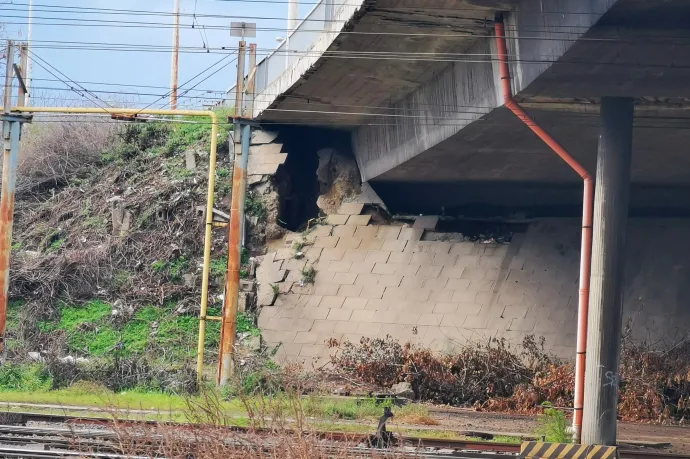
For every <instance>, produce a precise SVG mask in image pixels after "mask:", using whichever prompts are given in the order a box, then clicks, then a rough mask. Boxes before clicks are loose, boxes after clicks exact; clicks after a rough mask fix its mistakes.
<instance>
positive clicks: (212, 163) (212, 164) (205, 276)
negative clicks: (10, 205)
mask: <svg viewBox="0 0 690 459" xmlns="http://www.w3.org/2000/svg"><path fill="white" fill-rule="evenodd" d="M12 111H13V112H30V113H81V114H91V113H95V114H99V113H108V114H111V115H112V114H123V115H139V114H141V115H181V116H196V117H207V118H211V155H210V158H209V164H208V193H207V197H206V230H205V233H204V266H203V272H202V282H201V305H200V313H199V342H198V348H197V368H196V369H197V378H198V380H199V382H201V380H202V376H203V370H204V341H205V339H206V311H207V308H208V289H209V288H208V286H209V273H210V267H211V235H212V231H213V203H214V202H213V201H214V190H215V187H216V158H217V153H218V115H216V114H215V113H214V112H212V111H207V110H156V109H144V110H142V109H137V108H113V107H107V108H106V107H104V108H80V107H69V108H68V107H13V108H12ZM8 271H9V268H8Z"/></svg>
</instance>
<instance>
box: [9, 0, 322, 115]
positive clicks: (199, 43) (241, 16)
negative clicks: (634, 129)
mask: <svg viewBox="0 0 690 459" xmlns="http://www.w3.org/2000/svg"><path fill="white" fill-rule="evenodd" d="M280 1H284V0H280ZM306 1H307V2H308V3H307V4H302V5H300V18H303V17H305V16H306V15H307V14H308V12H309V11H310V10H311V8H313V3H314V2H315V0H306ZM28 2H29V0H12V1H11V2H10V1H9V0H5V2H4V3H2V2H0V3H2V4H1V5H0V20H1V21H3V22H4V23H5V24H6V25H5V29H6V30H5V35H6V37H7V38H10V39H16V40H26V38H27V29H28V27H27V22H28V21H27V17H28ZM55 7H63V8H64V7H90V8H111V9H117V10H137V11H147V12H148V11H155V12H165V13H172V11H173V7H174V0H145V1H142V0H118V1H112V0H34V8H35V12H34V26H33V40H34V48H33V52H34V53H35V54H36V56H37V57H36V60H35V62H36V63H35V64H34V66H33V75H32V76H33V78H34V81H33V86H34V91H33V93H34V95H35V96H44V97H45V96H53V95H60V96H61V97H64V98H65V99H66V100H67V99H79V98H80V97H81V96H79V95H78V94H75V93H74V92H71V91H58V90H55V89H43V88H66V85H64V84H62V83H60V82H57V81H42V79H55V78H54V76H52V75H50V74H49V73H48V72H47V71H46V70H45V69H43V68H41V66H40V65H38V62H39V58H41V59H43V60H45V61H46V62H47V63H49V64H50V65H52V66H54V67H55V68H56V69H58V70H59V71H61V72H62V73H64V74H65V75H67V76H68V77H69V78H71V79H72V80H75V81H77V82H94V83H95V82H98V83H111V84H118V85H120V84H130V85H143V86H158V87H165V88H168V87H169V86H170V72H171V53H170V49H171V46H172V36H173V29H172V28H171V27H166V28H156V27H152V26H150V25H142V26H140V27H139V26H137V27H122V25H121V24H119V25H118V24H113V25H112V26H105V25H104V24H101V23H99V24H98V26H89V27H84V26H78V25H67V24H68V23H71V24H77V22H76V21H67V20H65V19H62V18H80V19H97V20H109V21H139V22H148V23H157V24H160V25H172V23H173V18H172V17H171V16H146V15H142V14H133V13H126V14H103V13H98V14H86V13H84V12H79V11H78V10H68V11H65V10H62V9H60V11H59V12H57V11H55ZM51 8H52V9H53V11H41V10H50V9H51ZM181 13H183V15H184V14H185V13H188V14H196V15H197V18H196V24H195V28H194V29H191V28H185V27H184V26H185V25H187V26H188V27H189V26H191V25H192V23H193V21H194V18H192V17H187V16H182V18H181V24H182V26H183V27H182V29H181V31H180V46H181V48H182V49H183V50H184V47H197V48H201V51H202V52H201V53H189V52H181V53H180V64H179V82H180V85H182V84H183V83H185V82H187V81H188V80H189V79H191V78H192V77H194V76H195V75H197V74H198V73H199V72H201V71H202V70H204V69H206V68H208V67H210V66H212V65H213V64H215V63H216V62H218V61H219V60H221V59H222V58H223V57H224V54H214V53H205V52H203V46H204V44H206V46H207V47H209V48H211V49H214V48H215V51H216V52H218V53H223V52H224V51H222V50H219V49H218V48H221V47H226V48H227V49H233V50H235V49H236V48H237V44H238V41H239V39H238V38H235V37H231V36H230V22H231V21H245V22H255V23H257V27H258V28H271V29H280V30H268V31H266V30H258V31H257V32H256V34H257V36H256V38H254V39H247V42H249V43H251V42H254V43H256V44H257V47H258V50H259V51H258V59H257V60H258V61H260V60H261V59H262V58H263V57H264V56H265V55H266V54H267V52H268V50H272V49H274V48H275V47H276V46H278V42H277V41H276V38H277V37H284V36H285V32H284V31H283V30H284V29H285V27H286V24H287V20H286V19H285V18H286V17H287V4H286V3H259V2H256V1H252V0H246V1H232V0H231V1H227V0H181ZM205 14H206V15H209V14H210V15H224V16H236V18H205V17H199V16H202V15H205ZM252 16H258V17H261V18H275V19H252V18H251V17H252ZM47 18H58V19H47ZM85 23H86V22H81V24H85ZM51 24H52V25H51ZM208 26H211V27H216V28H215V29H212V30H209V29H205V28H204V27H208ZM159 27H160V26H159ZM46 41H53V42H54V41H63V42H81V43H85V42H88V43H114V44H115V43H116V44H133V45H142V44H143V45H157V46H162V47H164V48H165V49H164V50H162V51H164V52H150V50H149V51H147V52H140V51H137V52H133V51H111V50H108V51H105V50H83V49H81V50H79V49H55V47H56V45H55V44H54V43H46ZM57 46H61V47H67V48H69V47H72V46H73V45H70V44H60V45H57ZM81 46H84V45H81ZM233 57H234V56H231V57H229V58H227V59H225V60H224V61H223V62H221V63H220V64H218V65H216V66H215V67H214V68H213V69H212V70H210V71H209V72H208V73H212V72H213V71H214V70H218V69H219V68H220V67H221V66H223V65H225V64H226V63H228V62H229V61H231V60H232V59H233ZM41 63H42V64H43V65H44V66H46V67H48V66H47V64H45V63H43V62H41ZM48 68H50V67H48ZM51 70H52V69H51ZM52 71H53V72H55V71H54V70H52ZM208 73H207V74H208ZM207 74H206V75H207ZM61 78H62V77H61ZM203 78H204V77H203V76H202V77H200V78H199V79H197V80H195V81H194V82H192V83H190V84H189V85H187V86H182V90H183V89H184V88H189V87H191V86H193V85H194V83H196V82H197V81H199V80H200V79H203ZM235 78H236V63H234V62H233V63H231V64H230V65H229V66H227V67H225V68H223V69H222V70H220V71H219V72H218V73H217V74H216V75H214V76H212V77H211V78H209V79H208V80H207V81H206V82H203V83H201V84H200V85H199V86H198V87H197V89H206V90H212V91H220V92H224V91H226V90H227V89H228V88H230V87H232V86H233V85H234V83H235ZM82 86H84V87H86V88H87V89H92V90H103V91H118V92H138V93H147V94H151V95H146V96H139V95H123V94H118V95H114V94H103V93H97V94H98V95H99V96H100V97H102V98H104V99H106V100H113V99H117V100H121V101H127V102H131V103H132V102H133V103H137V105H142V104H144V105H145V104H147V103H150V102H153V101H155V100H156V99H158V98H159V96H162V95H164V94H166V92H167V90H166V89H162V88H131V87H129V88H128V87H119V86H106V85H97V84H86V83H83V84H82ZM180 93H181V92H180ZM154 94H155V95H154ZM202 94H203V93H201V92H198V91H194V92H193V93H192V92H190V93H188V94H187V95H194V96H202ZM207 96H209V97H215V98H217V97H220V94H219V93H215V94H207ZM167 99H168V98H164V99H163V100H167ZM185 102H187V103H195V104H196V106H199V105H200V103H201V100H200V99H186V100H185ZM161 105H162V102H160V103H158V104H157V105H156V106H161Z"/></svg>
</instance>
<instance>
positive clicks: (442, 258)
mask: <svg viewBox="0 0 690 459" xmlns="http://www.w3.org/2000/svg"><path fill="white" fill-rule="evenodd" d="M433 256H434V258H433V260H432V261H431V264H432V265H433V266H455V259H456V258H457V257H458V256H457V255H451V254H449V253H435V254H433Z"/></svg>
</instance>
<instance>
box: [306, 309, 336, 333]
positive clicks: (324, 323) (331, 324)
mask: <svg viewBox="0 0 690 459" xmlns="http://www.w3.org/2000/svg"><path fill="white" fill-rule="evenodd" d="M329 312H330V311H329ZM337 323H338V322H337V321H335V320H315V321H314V326H313V327H311V331H312V332H315V333H327V334H328V333H333V330H335V326H336V324H337Z"/></svg>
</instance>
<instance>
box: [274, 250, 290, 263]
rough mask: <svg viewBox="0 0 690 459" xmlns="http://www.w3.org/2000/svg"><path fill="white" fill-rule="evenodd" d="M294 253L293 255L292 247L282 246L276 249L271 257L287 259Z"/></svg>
mask: <svg viewBox="0 0 690 459" xmlns="http://www.w3.org/2000/svg"><path fill="white" fill-rule="evenodd" d="M294 255H295V251H294V250H292V249H291V248H289V247H285V248H282V249H278V250H277V251H276V252H275V255H274V258H273V259H274V260H275V261H280V260H288V259H290V258H292V257H293V256H294Z"/></svg>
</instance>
